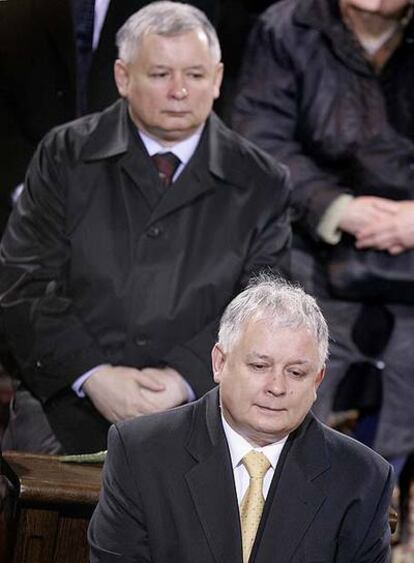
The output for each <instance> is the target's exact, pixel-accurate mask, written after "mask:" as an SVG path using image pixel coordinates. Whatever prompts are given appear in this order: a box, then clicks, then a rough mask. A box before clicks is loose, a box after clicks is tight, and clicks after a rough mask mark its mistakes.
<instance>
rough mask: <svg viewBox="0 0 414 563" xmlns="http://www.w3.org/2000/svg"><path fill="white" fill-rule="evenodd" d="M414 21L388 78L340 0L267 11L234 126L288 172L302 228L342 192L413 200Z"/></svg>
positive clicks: (309, 229)
mask: <svg viewBox="0 0 414 563" xmlns="http://www.w3.org/2000/svg"><path fill="white" fill-rule="evenodd" d="M413 92H414V21H412V22H411V23H410V24H409V26H408V27H407V29H406V31H405V36H404V40H403V42H402V45H401V46H400V47H399V48H398V49H397V51H396V52H395V53H394V55H393V56H392V57H391V59H390V60H389V61H388V63H387V64H386V65H385V68H384V69H383V70H382V72H381V74H380V75H376V74H375V73H374V70H373V68H372V66H371V65H370V64H369V63H368V61H367V60H366V59H365V58H364V56H363V52H362V50H361V49H360V47H359V46H358V44H357V42H356V40H355V39H354V38H353V36H352V34H351V33H350V32H349V31H348V30H347V29H346V28H345V26H344V24H343V23H342V20H341V18H340V16H339V8H338V2H337V0H310V1H308V0H286V1H283V2H279V3H277V4H275V5H274V6H272V7H271V8H270V9H269V10H267V11H266V12H265V14H263V15H262V16H261V17H260V20H259V22H258V25H257V26H256V28H255V30H254V32H253V33H252V35H251V37H250V40H249V46H248V49H247V52H246V58H245V63H244V71H243V73H242V79H241V83H240V92H239V95H238V97H237V99H236V101H235V111H234V116H233V122H234V125H235V128H236V129H237V130H238V131H239V132H241V133H242V134H243V135H245V136H246V137H247V138H249V139H251V140H252V141H253V142H255V143H257V144H258V145H259V146H260V147H261V148H262V149H264V150H266V151H267V152H269V153H270V154H272V155H273V156H275V157H276V158H278V159H279V160H281V161H282V162H284V163H285V164H287V165H288V166H289V168H290V172H291V175H292V186H293V188H294V190H293V196H292V202H293V205H294V207H295V209H296V219H297V221H298V225H297V226H298V228H299V229H301V230H302V232H303V231H305V233H306V236H307V237H309V236H311V237H312V238H314V239H315V240H316V241H318V236H317V234H316V227H317V225H318V223H319V221H320V219H321V217H322V215H323V213H324V212H325V211H326V209H327V207H328V206H329V205H330V204H331V203H332V201H333V200H334V199H335V198H336V197H338V196H339V195H341V194H343V193H351V194H354V195H360V194H361V193H365V194H366V193H371V194H376V195H379V196H385V197H390V198H393V199H411V197H412V193H413V189H412V185H413V183H414V170H413V168H414V96H413Z"/></svg>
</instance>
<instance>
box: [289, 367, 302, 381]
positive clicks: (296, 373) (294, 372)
mask: <svg viewBox="0 0 414 563" xmlns="http://www.w3.org/2000/svg"><path fill="white" fill-rule="evenodd" d="M288 373H289V375H291V376H292V377H294V378H296V379H301V378H302V377H305V375H306V373H305V372H303V371H302V370H300V369H290V370H289V371H288Z"/></svg>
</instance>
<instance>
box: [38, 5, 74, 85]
mask: <svg viewBox="0 0 414 563" xmlns="http://www.w3.org/2000/svg"><path fill="white" fill-rule="evenodd" d="M36 6H37V10H38V11H39V12H40V13H41V18H39V19H40V21H42V22H44V25H45V28H46V30H47V33H48V35H49V37H50V40H51V42H52V43H53V44H54V45H55V47H56V51H57V53H58V55H59V58H60V60H61V61H62V64H64V65H65V66H66V67H67V69H68V73H69V77H70V81H71V83H72V87H75V84H76V51H75V42H74V31H73V24H72V14H71V10H70V2H69V0H37V1H36Z"/></svg>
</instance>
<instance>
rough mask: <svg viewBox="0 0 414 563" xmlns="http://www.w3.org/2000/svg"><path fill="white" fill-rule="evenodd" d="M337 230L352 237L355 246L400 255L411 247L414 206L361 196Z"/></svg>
mask: <svg viewBox="0 0 414 563" xmlns="http://www.w3.org/2000/svg"><path fill="white" fill-rule="evenodd" d="M339 226H340V228H341V229H342V230H343V231H345V232H348V233H351V234H352V235H354V236H355V239H356V242H355V246H356V247H357V248H361V249H366V248H374V249H377V250H384V251H387V252H389V253H390V254H394V255H395V254H400V253H401V252H403V251H404V250H408V249H409V248H413V247H414V202H412V201H392V200H389V199H384V198H379V197H373V196H361V197H357V198H355V199H354V200H353V201H352V202H351V203H350V204H349V206H348V207H347V208H346V211H345V213H344V215H343V217H342V219H341V222H340V224H339Z"/></svg>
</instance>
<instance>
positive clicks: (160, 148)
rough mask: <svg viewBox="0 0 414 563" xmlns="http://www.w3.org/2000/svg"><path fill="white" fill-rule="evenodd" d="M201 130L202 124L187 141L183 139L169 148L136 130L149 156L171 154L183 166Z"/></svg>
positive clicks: (192, 151) (190, 155)
mask: <svg viewBox="0 0 414 563" xmlns="http://www.w3.org/2000/svg"><path fill="white" fill-rule="evenodd" d="M203 128H204V124H203V125H201V126H200V127H199V128H198V129H197V131H196V132H195V133H193V134H192V135H191V137H188V139H184V141H180V142H179V143H177V144H175V145H173V146H169V147H166V146H165V145H161V144H160V143H159V142H158V141H156V140H155V139H153V138H152V137H149V136H148V135H147V134H146V133H144V132H143V131H141V130H140V129H139V130H138V134H139V136H140V137H141V140H142V142H143V143H144V146H145V148H146V149H147V152H148V154H149V155H150V156H153V155H154V154H156V153H165V152H172V153H173V154H175V156H177V157H178V158H179V159H180V161H181V163H182V164H183V165H186V164H187V163H188V161H189V160H190V158H191V157H192V156H193V154H194V152H195V150H196V148H197V145H198V142H199V141H200V137H201V134H202V132H203Z"/></svg>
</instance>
